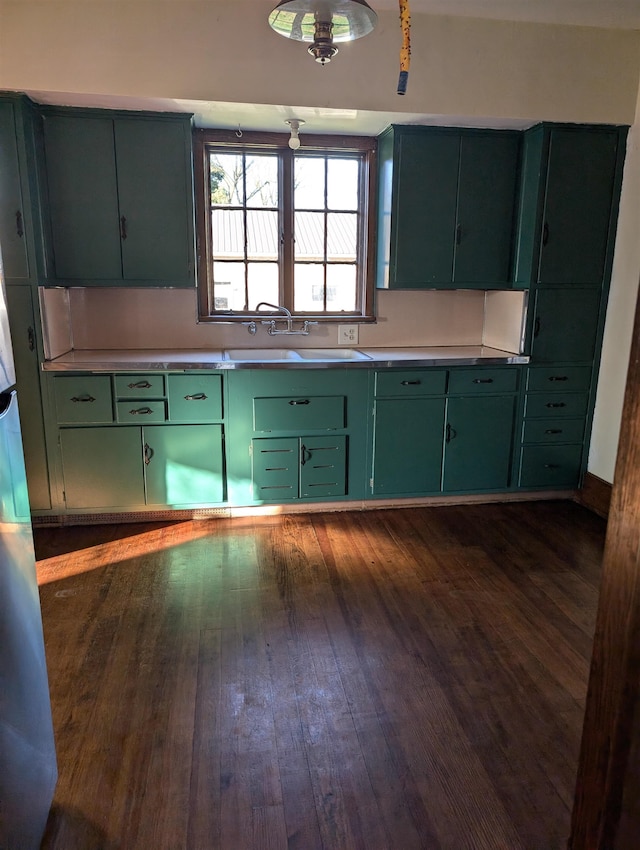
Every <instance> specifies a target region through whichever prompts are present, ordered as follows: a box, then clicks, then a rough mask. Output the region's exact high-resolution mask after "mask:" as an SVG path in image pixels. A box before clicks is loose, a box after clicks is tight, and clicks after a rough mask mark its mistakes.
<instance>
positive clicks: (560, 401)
mask: <svg viewBox="0 0 640 850" xmlns="http://www.w3.org/2000/svg"><path fill="white" fill-rule="evenodd" d="M587 399H588V396H587V395H586V393H529V394H528V395H527V399H526V402H525V415H526V417H527V418H528V419H529V418H537V417H546V418H549V417H550V416H553V418H554V419H555V418H556V417H558V416H562V417H565V416H567V417H579V416H584V415H585V413H586V412H587Z"/></svg>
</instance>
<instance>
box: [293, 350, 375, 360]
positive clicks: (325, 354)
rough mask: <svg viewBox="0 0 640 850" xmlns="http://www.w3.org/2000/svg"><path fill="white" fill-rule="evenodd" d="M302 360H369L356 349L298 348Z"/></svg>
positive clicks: (367, 356)
mask: <svg viewBox="0 0 640 850" xmlns="http://www.w3.org/2000/svg"><path fill="white" fill-rule="evenodd" d="M298 354H299V355H300V357H301V358H302V359H303V360H371V358H370V357H369V355H368V354H363V353H362V351H358V349H357V348H299V349H298Z"/></svg>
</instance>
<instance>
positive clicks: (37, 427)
mask: <svg viewBox="0 0 640 850" xmlns="http://www.w3.org/2000/svg"><path fill="white" fill-rule="evenodd" d="M7 305H8V308H9V328H10V330H11V342H12V346H13V357H14V361H15V368H16V383H17V387H18V405H19V411H20V424H21V430H22V444H23V447H24V459H25V466H26V470H27V485H28V488H29V504H30V505H31V510H34V511H40V510H43V511H44V510H49V509H50V508H51V494H50V490H49V471H48V456H47V449H46V440H45V432H44V416H43V405H42V394H41V390H40V357H39V354H38V346H37V334H36V327H37V325H36V319H35V313H34V303H33V290H32V289H31V287H30V286H28V285H16V284H10V285H8V286H7Z"/></svg>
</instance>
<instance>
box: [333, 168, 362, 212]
mask: <svg viewBox="0 0 640 850" xmlns="http://www.w3.org/2000/svg"><path fill="white" fill-rule="evenodd" d="M327 207H328V208H329V209H330V210H357V209H358V161H357V160H355V159H328V160H327Z"/></svg>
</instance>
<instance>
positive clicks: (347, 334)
mask: <svg viewBox="0 0 640 850" xmlns="http://www.w3.org/2000/svg"><path fill="white" fill-rule="evenodd" d="M357 344H358V326H357V325H338V345H357Z"/></svg>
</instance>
